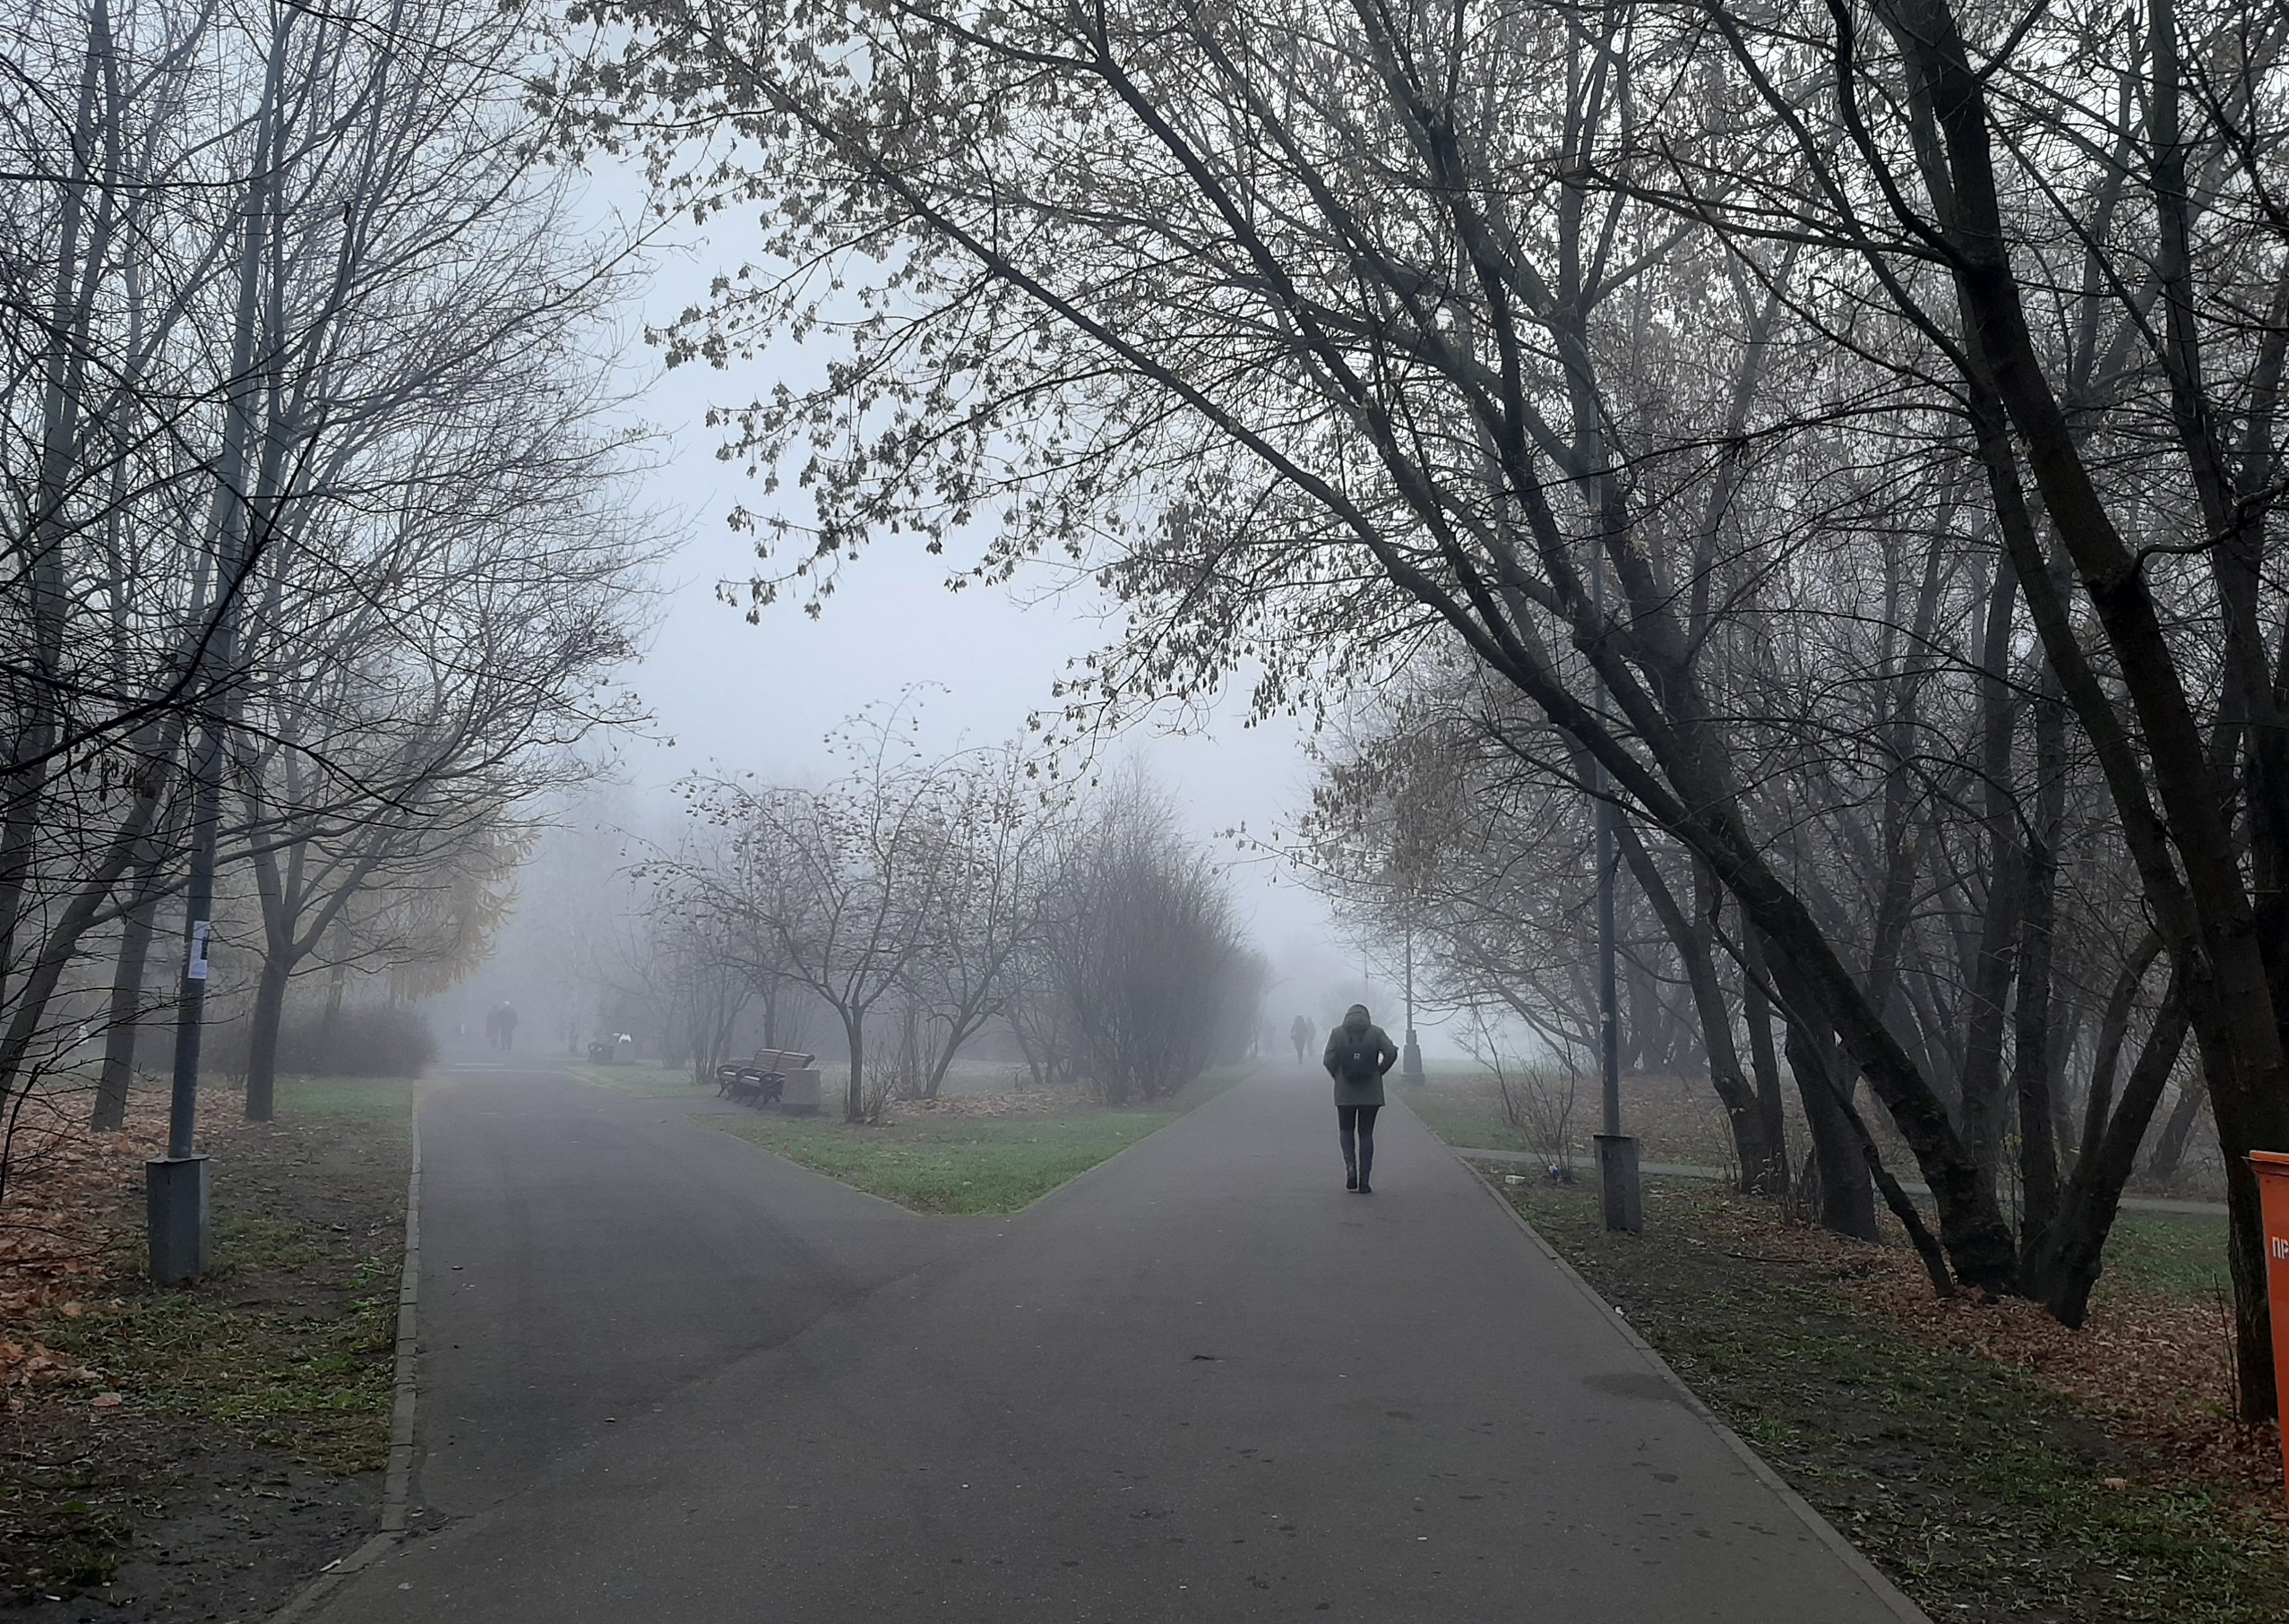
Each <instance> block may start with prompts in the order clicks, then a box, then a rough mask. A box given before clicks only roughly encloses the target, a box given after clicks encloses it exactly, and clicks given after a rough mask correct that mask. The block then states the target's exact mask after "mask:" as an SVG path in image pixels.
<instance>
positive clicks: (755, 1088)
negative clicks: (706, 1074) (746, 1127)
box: [715, 1049, 816, 1105]
mask: <svg viewBox="0 0 2289 1624" xmlns="http://www.w3.org/2000/svg"><path fill="white" fill-rule="evenodd" d="M815 1058H816V1056H813V1055H809V1054H798V1053H796V1051H794V1050H792V1049H758V1050H756V1051H755V1058H754V1059H753V1060H752V1061H747V1062H746V1063H745V1064H744V1065H740V1064H736V1063H733V1064H727V1065H721V1066H718V1067H717V1068H716V1069H715V1092H716V1097H717V1098H718V1099H722V1098H725V1097H727V1096H728V1097H729V1098H730V1099H731V1100H732V1102H733V1103H734V1104H740V1103H744V1104H750V1105H770V1104H777V1103H778V1102H779V1096H780V1094H781V1093H782V1092H783V1091H784V1090H785V1089H786V1087H787V1074H788V1073H789V1072H793V1071H801V1070H805V1069H806V1068H807V1067H808V1066H809V1065H810V1064H811V1062H812V1061H813V1059H815Z"/></svg>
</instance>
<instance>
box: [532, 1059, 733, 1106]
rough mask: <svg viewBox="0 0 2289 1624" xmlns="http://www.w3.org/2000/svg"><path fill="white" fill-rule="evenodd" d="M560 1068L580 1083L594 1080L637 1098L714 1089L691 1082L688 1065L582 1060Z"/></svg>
mask: <svg viewBox="0 0 2289 1624" xmlns="http://www.w3.org/2000/svg"><path fill="white" fill-rule="evenodd" d="M564 1070H567V1071H569V1072H571V1073H572V1075H573V1076H574V1077H577V1078H580V1079H581V1081H582V1082H584V1083H594V1084H596V1085H597V1086H598V1087H600V1088H609V1089H611V1090H612V1091H613V1092H614V1093H615V1094H632V1095H634V1096H636V1097H637V1098H638V1099H645V1100H659V1099H669V1098H673V1097H676V1096H681V1095H688V1094H713V1093H714V1092H715V1085H714V1084H712V1083H697V1082H694V1081H693V1080H692V1069H691V1068H690V1067H689V1066H655V1065H652V1064H651V1063H650V1062H649V1061H647V1062H646V1063H644V1064H642V1065H640V1066H598V1065H591V1064H589V1062H587V1061H581V1062H580V1063H579V1064H577V1065H569V1066H566V1067H565V1068H564Z"/></svg>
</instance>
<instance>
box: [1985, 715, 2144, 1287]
mask: <svg viewBox="0 0 2289 1624" xmlns="http://www.w3.org/2000/svg"><path fill="white" fill-rule="evenodd" d="M2056 686H2057V679H2056V678H2055V677H2052V678H2050V679H2049V680H2047V681H2046V682H2045V683H2044V688H2045V690H2046V692H2044V694H2043V696H2042V697H2040V698H2038V699H2037V700H2035V782H2036V784H2037V785H2038V786H2039V788H2038V789H2037V791H2036V795H2035V831H2034V838H2032V839H2031V840H2029V841H2028V842H2027V851H2026V862H2027V881H2026V893H2025V897H2024V898H2023V911H2022V914H2021V921H2020V923H2021V935H2020V938H2019V943H2020V945H2019V953H2018V1009H2017V1010H2016V1011H2015V1012H2014V1014H2015V1021H2014V1031H2013V1044H2012V1066H2011V1070H2012V1074H2013V1080H2014V1081H2015V1082H2016V1084H2017V1086H2018V1173H2019V1199H2020V1201H2021V1204H2022V1205H2021V1216H2020V1218H2019V1247H2020V1253H2021V1256H2022V1257H2024V1256H2025V1253H2026V1249H2027V1244H2028V1237H2030V1236H2034V1237H2040V1236H2043V1235H2044V1234H2047V1233H2049V1232H2050V1230H2051V1229H2052V1219H2053V1218H2054V1217H2056V1216H2058V1210H2059V1152H2058V1144H2057V1141H2056V1139H2054V1138H2053V1137H2052V1136H2053V1133H2054V1131H2055V1128H2054V1124H2053V1123H2052V1115H2051V1094H2052V1087H2054V1084H2053V1081H2052V1078H2053V1076H2054V1074H2055V1072H2056V1070H2057V1059H2056V1057H2055V1056H2054V1055H2052V1053H2051V1025H2052V1010H2051V939H2052V924H2053V920H2054V917H2055V914H2056V909H2057V900H2058V879H2059V865H2058V857H2057V855H2056V842H2057V840H2058V836H2059V828H2060V825H2061V823H2062V822H2063V821H2064V817H2065V801H2066V726H2067V718H2066V711H2065V709H2064V708H2063V707H2062V706H2061V705H2060V704H2059V702H2058V701H2057V700H2056V699H2055V698H2054V697H2052V693H2051V692H2049V691H2050V690H2052V689H2055V687H2056ZM2156 1087H2157V1088H2158V1087H2159V1084H2158V1083H2157V1085H2156ZM2124 1104H2125V1105H2127V1104H2129V1101H2128V1099H2127V1097H2126V1098H2125V1100H2124ZM2153 1109H2154V1106H2153V1102H2152V1101H2148V1102H2147V1112H2148V1113H2151V1112H2152V1111H2153ZM2138 1131H2139V1134H2140V1135H2141V1136H2143V1135H2144V1133H2145V1126H2144V1124H2143V1123H2141V1124H2140V1125H2139V1130H2138ZM2130 1148H2131V1150H2132V1152H2133V1153H2135V1152H2136V1150H2137V1148H2138V1141H2137V1139H2132V1140H2131V1141H2130ZM2124 1173H2125V1176H2127V1173H2128V1169H2127V1167H2126V1168H2125V1169H2124ZM2119 1190H2120V1186H2119V1184H2118V1185H2117V1193H2119ZM2111 1216H2112V1215H2111V1213H2110V1214H2109V1218H2110V1221H2111ZM2028 1289H2029V1290H2030V1291H2031V1292H2034V1293H2035V1295H2038V1296H2039V1295H2042V1293H2041V1292H2040V1291H2038V1290H2036V1289H2035V1288H2034V1287H2031V1286H2030V1287H2029V1288H2028Z"/></svg>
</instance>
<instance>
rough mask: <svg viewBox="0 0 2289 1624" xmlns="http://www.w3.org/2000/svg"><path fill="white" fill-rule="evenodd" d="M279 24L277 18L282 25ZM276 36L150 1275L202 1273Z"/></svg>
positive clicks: (240, 349) (248, 247) (247, 238)
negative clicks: (219, 848) (207, 1099)
mask: <svg viewBox="0 0 2289 1624" xmlns="http://www.w3.org/2000/svg"><path fill="white" fill-rule="evenodd" d="M281 26H283V25H281ZM283 44H284V38H283V34H281V35H280V38H279V39H276V40H274V41H273V43H272V49H271V64H270V69H269V74H268V79H267V82H266V83H265V87H264V90H263V99H262V125H261V130H260V133H259V134H258V136H257V138H256V145H255V151H256V157H257V164H258V173H261V174H262V175H264V176H268V178H267V179H265V180H264V181H263V182H262V185H261V187H260V189H259V190H257V191H250V193H249V196H248V199H247V202H246V206H245V215H244V225H243V226H242V228H241V231H240V236H239V243H238V307H237V318H236V329H235V333H234V336H233V338H232V340H231V371H230V375H231V377H232V378H233V379H235V380H237V382H234V383H233V384H232V386H231V391H230V395H229V400H228V412H227V413H226V414H225V417H224V425H223V437H222V445H221V448H220V455H219V458H218V459H217V460H216V463H215V506H214V514H213V521H212V522H213V532H212V534H213V539H214V577H213V580H214V597H213V599H212V608H213V614H214V622H213V625H212V628H211V633H210V635H209V636H208V638H207V639H206V640H205V641H204V643H203V644H202V646H201V647H200V648H199V649H198V650H197V653H196V656H195V657H194V661H193V664H192V666H191V671H190V677H191V681H190V683H189V686H188V689H187V692H188V693H189V694H190V695H191V696H193V698H194V700H196V701H197V702H198V704H199V706H200V710H201V714H200V718H199V724H200V726H199V743H198V745H197V747H196V753H195V755H194V757H193V760H192V764H191V872H190V874H189V876H188V880H189V883H188V885H187V886H186V887H185V898H184V910H183V978H182V981H181V983H180V984H179V986H178V987H177V989H176V1006H175V1088H174V1093H173V1095H172V1096H171V1097H170V1099H169V1101H168V1116H167V1154H166V1155H165V1156H154V1157H152V1158H151V1160H150V1161H148V1162H145V1163H144V1164H143V1176H144V1199H145V1202H146V1207H145V1213H146V1216H147V1218H148V1221H149V1228H148V1231H147V1234H148V1238H149V1241H150V1245H151V1278H152V1279H154V1280H156V1281H158V1282H159V1284H160V1285H184V1284H185V1283H186V1282H188V1281H192V1280H195V1279H197V1278H198V1277H199V1276H201V1275H203V1274H205V1273H206V1272H207V1159H206V1157H204V1156H196V1155H194V1154H193V1152H192V1145H193V1143H194V1137H195V1135H196V1132H197V1130H198V1125H199V1040H200V1037H201V1035H202V1028H203V1027H204V1025H205V1018H206V1003H207V945H208V942H209V941H210V940H211V937H212V935H213V932H214V924H213V921H214V892H215V844H216V841H215V830H216V825H217V824H218V823H219V821H221V817H222V756H223V740H224V735H225V733H226V731H227V728H228V721H229V717H230V706H231V702H232V700H231V694H230V688H231V678H232V674H233V672H234V670H235V669H236V667H237V661H238V593H239V589H241V588H242V587H243V586H244V585H245V575H246V571H247V568H248V565H249V563H250V562H251V560H252V557H253V549H254V502H253V498H252V496H251V495H250V480H249V474H250V472H251V464H252V463H253V461H254V450H255V410H256V408H257V406H258V405H259V403H260V400H261V396H262V377H261V375H260V373H259V372H258V370H257V367H256V359H257V355H256V349H257V346H258V344H259V343H260V342H261V341H262V339H263V336H264V335H263V332H262V322H261V296H262V253H263V248H264V244H265V242H266V240H267V237H266V233H267V230H268V225H269V220H270V217H271V211H272V209H273V206H274V204H273V201H272V200H273V199H274V197H275V194H276V190H277V186H278V180H277V174H278V168H279V165H278V160H277V150H278V143H279V127H280V126H279V116H278V107H279V105H280V95H279V86H280V82H281V79H280V76H281V75H282V74H283V73H284V72H285V60H286V56H285V51H284V48H283Z"/></svg>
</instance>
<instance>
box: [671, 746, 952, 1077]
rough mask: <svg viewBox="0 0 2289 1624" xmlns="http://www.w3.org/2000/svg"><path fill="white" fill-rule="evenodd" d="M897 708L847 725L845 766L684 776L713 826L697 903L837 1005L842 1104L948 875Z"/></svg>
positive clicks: (923, 944)
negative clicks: (710, 862)
mask: <svg viewBox="0 0 2289 1624" xmlns="http://www.w3.org/2000/svg"><path fill="white" fill-rule="evenodd" d="M903 720H904V718H902V717H900V716H899V715H898V714H897V713H892V714H891V715H890V716H887V717H874V718H873V720H872V722H871V725H869V726H863V727H860V728H857V729H855V730H853V731H852V732H851V733H849V734H848V735H845V736H844V739H843V744H844V747H845V749H846V750H847V752H848V754H849V756H850V758H851V770H850V771H849V772H848V773H847V774H846V775H845V776H843V777H842V778H838V779H836V780H834V781H833V782H831V783H830V784H828V785H826V786H822V787H820V788H815V789H812V788H787V787H776V786H762V787H751V786H748V785H746V784H744V783H743V782H740V781H736V780H725V779H718V780H713V781H710V782H703V783H696V784H693V786H690V795H691V797H692V802H693V811H694V812H695V814H696V815H697V816H699V817H700V818H701V820H702V821H703V822H704V823H705V824H706V825H708V826H710V827H711V828H712V829H715V830H717V831H719V834H720V839H721V843H722V850H723V856H722V860H721V862H720V864H718V865H715V866H714V867H713V869H712V871H711V872H712V875H713V879H714V884H713V885H712V886H711V887H710V889H709V895H708V898H707V904H708V906H709V907H713V908H717V909H719V910H721V911H723V912H724V913H726V914H729V915H736V916H739V917H741V918H744V920H746V921H747V922H749V924H750V927H751V928H752V929H753V930H754V931H755V932H757V933H758V934H759V935H761V936H762V938H763V939H764V940H765V941H768V942H769V943H770V948H771V949H772V950H773V952H774V955H775V957H776V958H777V961H778V963H779V965H780V966H782V967H784V970H785V973H786V975H787V977H788V978H789V979H790V980H792V981H793V982H795V983H796V984H798V985H801V986H803V987H805V988H806V989H808V990H809V991H810V992H813V993H815V994H816V995H817V996H818V998H819V1000H820V1001H821V1002H822V1003H824V1004H825V1005H826V1006H827V1008H828V1009H829V1010H832V1011H833V1012H834V1015H835V1018H836V1019H837V1020H838V1021H839V1023H840V1025H841V1027H842V1033H843V1042H844V1044H845V1045H846V1048H845V1053H846V1054H847V1055H848V1060H849V1071H848V1078H847V1080H846V1083H845V1086H844V1091H843V1116H844V1120H845V1121H852V1122H856V1121H860V1120H861V1119H862V1118H863V1117H864V1115H865V1110H866V1065H867V1047H866V1034H867V1023H868V1020H869V1018H870V1017H872V1016H873V1014H874V1012H875V1010H876V1009H877V1007H878V1006H881V1005H882V1004H883V1002H884V1001H885V1000H886V999H889V998H891V994H892V993H894V992H898V991H899V990H900V989H901V988H903V987H905V986H906V985H907V984H908V978H909V976H911V975H913V974H914V973H915V971H916V966H917V964H918V962H919V960H920V958H921V957H922V956H923V954H925V952H926V951H928V950H929V948H930V945H931V942H932V940H933V938H934V935H935V934H936V933H937V932H939V930H940V929H941V928H942V920H943V917H944V909H945V907H946V905H947V902H948V900H949V897H950V894H951V890H952V889H953V888H954V886H955V885H956V884H957V882H958V880H959V876H958V874H957V872H956V869H957V858H956V853H955V848H954V844H953V842H952V840H951V838H949V833H950V826H949V823H948V820H947V812H948V809H949V808H948V798H947V795H946V790H947V784H946V781H945V779H944V778H943V776H942V774H941V773H940V772H939V771H937V770H936V769H934V765H933V764H931V763H928V762H925V761H922V760H918V759H917V758H916V757H915V755H914V754H913V752H912V751H911V749H910V746H909V745H908V742H907V739H906V737H905V736H904V729H903V728H902V726H901V723H902V721H903Z"/></svg>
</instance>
